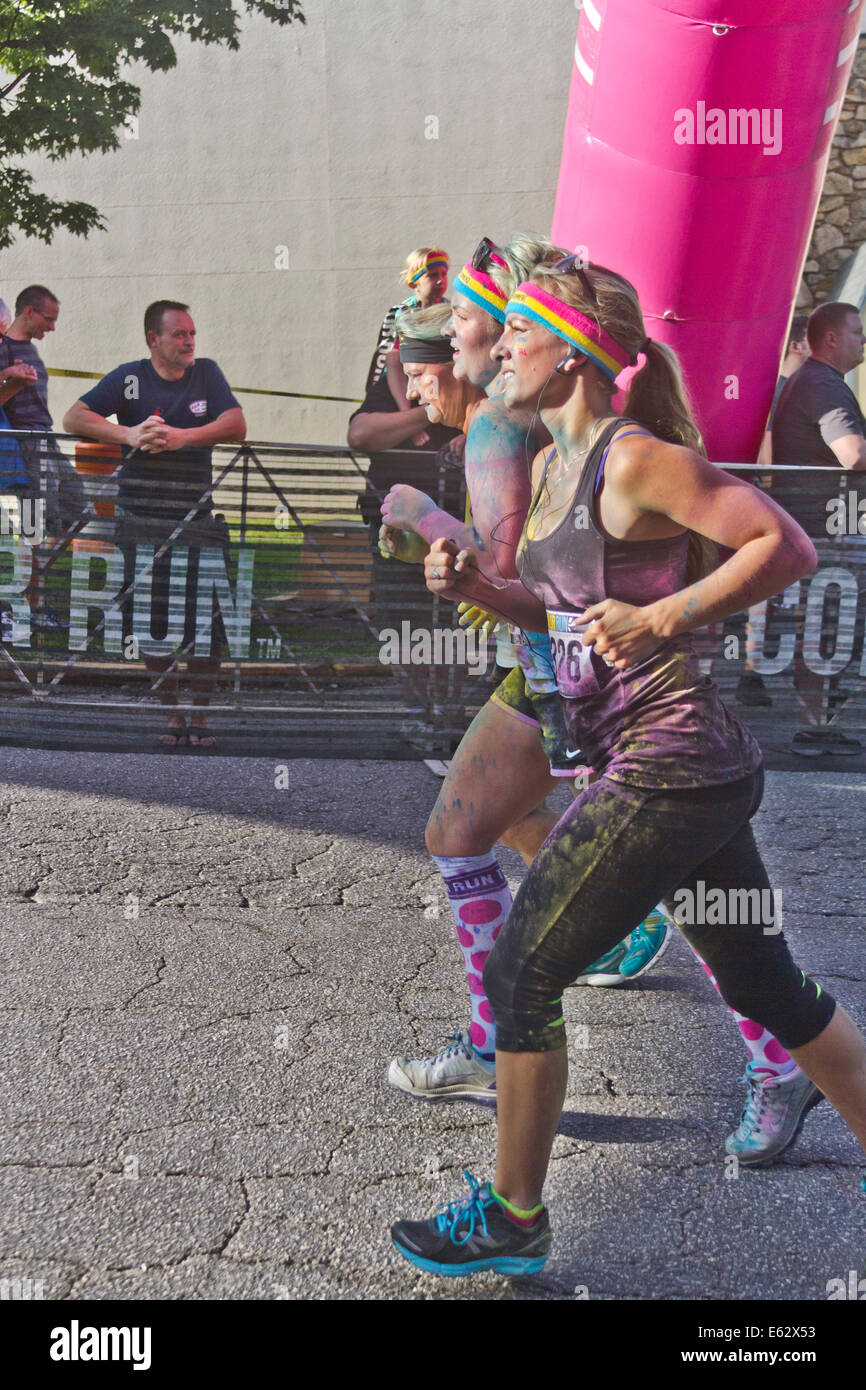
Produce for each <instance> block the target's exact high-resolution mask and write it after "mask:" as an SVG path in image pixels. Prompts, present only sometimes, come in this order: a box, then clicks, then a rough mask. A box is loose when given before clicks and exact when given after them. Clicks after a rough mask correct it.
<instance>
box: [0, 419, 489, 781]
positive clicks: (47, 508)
mask: <svg viewBox="0 0 866 1390" xmlns="http://www.w3.org/2000/svg"><path fill="white" fill-rule="evenodd" d="M13 437H14V438H16V439H17V440H19V442H20V443H21V446H22V448H26V449H29V450H31V451H32V450H35V449H38V450H39V451H40V454H41V455H42V458H43V467H42V477H41V484H42V485H41V488H40V495H39V496H38V497H35V498H34V497H30V498H24V497H20V496H15V495H13V494H6V496H5V498H3V500H2V502H0V508H2V510H0V557H2V558H0V612H2V621H3V630H2V645H0V678H2V680H0V711H2V713H0V719H2V723H0V740H2V741H3V742H17V743H26V744H45V745H52V744H53V745H55V746H69V747H82V748H84V747H88V748H94V747H100V748H107V747H115V748H121V747H123V748H129V749H133V750H146V749H158V748H159V747H160V746H161V745H160V744H159V743H158V739H159V735H160V733H161V732H162V731H163V730H164V716H165V714H166V708H165V707H163V708H160V703H161V701H163V700H164V699H165V698H166V695H167V692H169V691H170V690H173V689H174V686H175V682H177V681H179V682H180V685H179V690H178V696H177V698H178V705H177V710H178V711H180V712H183V713H184V714H185V715H186V716H187V717H190V716H191V713H192V712H193V710H194V704H195V703H197V704H199V707H200V708H199V713H201V705H202V704H203V702H204V700H206V701H207V705H206V708H207V715H208V718H209V719H210V722H211V724H212V726H213V730H214V733H215V735H216V737H217V749H218V751H225V752H235V751H236V752H249V753H268V754H270V753H275V754H279V755H282V756H286V757H294V756H305V755H308V754H309V755H316V756H322V755H325V756H327V755H332V756H357V755H361V756H366V757H406V758H417V757H442V756H448V754H449V752H450V751H451V748H452V747H453V745H454V744H455V743H456V742H457V740H458V739H459V737H460V735H461V733H462V731H463V729H464V728H465V726H466V723H467V722H468V719H469V718H471V716H472V714H473V713H474V711H475V709H477V708H478V706H479V705H480V704H481V703H482V702H483V700H484V699H485V698H486V695H487V693H488V688H489V682H485V681H484V679H483V674H484V671H485V670H486V668H487V666H488V664H491V665H492V661H493V659H494V658H493V652H492V646H491V647H490V650H489V651H488V644H487V642H486V640H485V641H484V642H483V643H480V644H479V643H477V642H476V641H475V639H474V638H470V639H469V642H468V645H467V639H466V636H465V634H464V633H463V631H462V629H460V628H459V627H458V626H457V624H456V610H455V608H454V605H453V604H451V603H448V602H445V601H444V600H441V599H437V598H434V596H433V595H431V594H430V593H429V591H428V590H427V589H426V586H425V585H424V583H423V572H422V569H421V566H420V565H417V564H416V565H407V564H403V563H401V562H400V561H397V560H388V561H386V560H384V559H383V558H382V557H381V556H380V555H379V554H378V551H377V549H376V547H375V544H374V542H375V534H376V530H377V525H375V524H373V525H371V524H367V523H365V521H364V520H363V518H362V514H361V507H360V506H359V503H360V502H361V501H362V500H366V507H365V509H364V510H365V511H366V513H367V514H368V516H373V515H374V514H375V515H376V516H377V515H378V509H379V506H380V505H381V501H382V500H383V495H384V494H383V491H382V486H383V484H382V483H381V481H380V485H379V487H376V486H374V485H373V484H372V482H371V480H370V477H369V472H370V468H369V461H368V460H367V459H366V458H358V457H356V456H355V455H354V454H353V453H352V451H351V450H349V449H346V448H324V447H319V446H309V445H294V444H286V445H282V444H272V443H249V444H243V445H240V446H217V447H215V448H214V450H213V460H212V480H213V482H212V488H210V489H208V488H206V489H205V490H204V491H203V492H202V493H201V494H198V493H197V494H196V496H195V499H194V501H193V503H192V504H191V505H190V506H189V508H188V509H187V511H186V514H185V516H184V517H183V519H182V520H181V519H180V518H179V516H178V515H177V512H178V507H177V505H175V506H174V511H175V514H176V515H175V516H174V517H173V518H172V519H170V520H167V521H163V522H161V523H158V524H157V519H156V518H155V517H148V516H133V515H131V514H130V513H129V512H128V511H123V512H120V511H119V510H118V509H117V508H116V501H117V495H118V481H117V476H116V475H117V472H118V470H119V468H120V465H121V459H120V454H119V451H118V450H117V449H116V448H115V446H107V445H98V444H92V443H88V444H84V443H82V442H81V441H75V440H74V439H72V438H70V437H67V436H63V435H55V436H50V437H49V436H38V435H33V434H24V433H20V432H16V433H15V434H14V436H13ZM161 457H162V458H164V459H165V460H166V461H167V462H170V455H163V456H161ZM73 461H74V463H75V468H76V475H77V477H78V478H79V479H80V480H81V483H82V484H83V487H84V494H85V501H86V510H85V512H84V513H83V514H81V513H80V509H79V514H78V515H77V517H73V516H70V515H66V516H65V517H64V518H63V524H62V525H61V524H59V523H58V522H57V520H56V516H55V520H54V521H53V523H49V524H48V531H51V532H53V533H54V534H48V532H47V531H46V517H47V515H48V513H50V512H51V511H52V510H53V511H54V512H55V514H56V512H57V507H56V505H54V506H53V507H52V505H51V502H50V500H49V499H50V497H51V496H52V493H51V489H52V487H53V488H54V489H55V494H54V496H55V502H56V485H57V471H58V469H59V470H60V471H61V472H63V471H64V470H66V471H67V472H71V465H72V463H73ZM376 461H377V465H378V469H379V477H380V479H381V477H382V467H383V465H384V466H385V468H386V471H387V469H388V468H389V467H390V468H391V471H392V473H393V479H392V480H393V481H397V480H398V479H399V480H402V481H406V482H416V483H417V485H419V486H421V485H422V484H423V485H424V490H425V491H428V492H431V491H432V493H433V495H434V498H436V500H437V501H438V502H439V503H440V505H446V506H447V507H448V508H449V509H450V510H453V511H456V512H457V513H458V514H462V507H463V504H464V491H463V475H462V467H460V466H459V465H457V464H456V461H454V460H453V459H451V458H449V457H441V458H440V457H439V456H438V455H436V454H429V453H425V452H422V451H415V452H414V453H413V454H412V455H406V454H402V453H399V451H394V453H393V454H381V455H377V456H376ZM169 486H170V485H167V489H166V491H168V490H169ZM385 486H387V485H385ZM188 490H189V489H188V487H187V492H188ZM187 500H188V499H187ZM140 501H141V499H138V500H137V502H136V506H138V505H139V502H140ZM144 501H145V505H148V506H151V505H152V507H153V510H154V511H155V510H156V508H157V506H158V504H159V499H158V498H156V499H155V500H154V502H153V503H152V504H151V503H150V502H149V501H148V500H147V499H144ZM184 506H186V503H184ZM208 507H212V510H211V511H210V513H209V514H208V513H207V509H208ZM28 590H29V592H28ZM488 657H489V662H488ZM217 663H218V668H217V669H216V671H215V672H213V671H210V670H209V671H205V672H203V671H202V670H201V669H200V668H201V667H202V666H203V665H205V664H212V665H213V666H217ZM479 676H481V677H482V678H481V679H478V677H479Z"/></svg>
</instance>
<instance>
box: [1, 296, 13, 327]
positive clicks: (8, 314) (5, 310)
mask: <svg viewBox="0 0 866 1390" xmlns="http://www.w3.org/2000/svg"><path fill="white" fill-rule="evenodd" d="M11 322H12V310H11V309H10V308H9V305H8V304H7V303H6V300H5V299H0V333H5V332H6V330H7V328H8V327H9V325H10V323H11Z"/></svg>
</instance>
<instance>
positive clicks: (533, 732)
mask: <svg viewBox="0 0 866 1390" xmlns="http://www.w3.org/2000/svg"><path fill="white" fill-rule="evenodd" d="M559 255H560V252H559V251H558V250H557V248H555V247H554V246H552V245H551V243H550V242H542V241H537V240H533V239H531V238H528V237H521V238H518V239H515V241H513V242H511V243H509V244H508V245H507V246H505V247H504V248H500V247H496V246H494V244H493V243H492V242H491V241H489V240H488V239H487V238H486V237H485V238H483V239H482V241H481V242H480V243H479V246H478V247H477V248H476V251H475V253H474V254H473V256H472V259H471V261H470V262H469V263H468V264H467V265H465V266H464V267H463V269H462V270H461V272H460V274H459V275H458V277H457V279H456V280H455V282H454V294H453V303H452V319H451V324H450V327H446V330H445V331H446V333H448V334H449V336H451V337H452V338H453V341H454V343H455V344H456V347H455V354H454V377H455V379H457V380H462V381H464V382H465V381H467V380H468V381H469V382H471V383H472V384H473V385H474V386H476V387H479V388H483V389H484V390H485V391H486V392H487V396H486V398H485V399H484V400H483V401H482V402H481V404H480V405H479V406H478V407H477V408H476V409H475V412H474V414H473V416H472V421H471V424H470V426H469V431H468V435H467V441H466V449H465V455H464V458H465V476H466V488H467V493H468V495H469V499H470V502H471V507H472V524H471V525H464V524H462V523H461V522H459V521H457V519H456V518H455V517H452V516H450V515H448V513H447V512H444V511H443V510H442V509H441V508H439V507H437V505H436V503H435V502H433V500H432V499H431V498H430V497H428V496H426V495H425V494H424V493H423V492H421V491H419V490H418V489H417V488H414V487H409V486H407V485H405V484H397V485H396V486H394V487H392V488H391V490H390V492H389V493H388V495H387V497H386V499H385V502H384V504H383V507H382V517H383V520H384V522H385V526H384V527H383V543H384V544H385V546H386V547H387V546H389V545H390V546H391V547H392V548H393V549H397V548H398V547H399V548H400V549H401V550H402V552H403V554H404V555H405V556H406V558H409V557H410V556H411V555H413V554H415V552H412V551H411V550H410V549H409V548H408V547H407V546H406V543H405V539H404V540H401V539H400V538H399V536H398V535H396V534H395V533H396V532H400V531H402V532H411V533H412V534H413V537H414V536H420V537H421V538H422V540H423V541H424V545H423V547H422V552H421V556H420V558H423V557H424V556H425V555H426V552H427V549H428V548H429V546H430V544H432V543H433V541H434V540H435V539H436V537H437V536H442V535H447V536H448V537H449V538H450V539H451V540H453V541H454V542H455V543H456V544H457V545H458V546H459V547H464V546H468V547H471V548H472V549H473V550H474V552H475V553H476V555H477V556H478V562H479V564H480V565H481V566H482V568H483V569H484V571H485V573H486V574H487V575H488V576H489V577H490V578H491V580H492V581H493V582H494V583H495V582H497V580H498V578H499V577H500V576H502V577H504V578H506V579H507V578H516V576H517V570H516V568H515V556H516V552H517V545H518V542H519V540H520V535H521V532H522V530H523V523H524V521H525V519H526V513H527V511H528V508H529V503H530V500H531V491H530V468H531V461H532V458H533V456H534V455H535V453H536V452H537V450H538V449H539V448H540V447H541V444H542V442H543V441H544V440H546V439H548V438H549V436H548V435H547V434H546V431H543V430H542V429H541V428H540V427H539V426H538V424H537V422H536V421H533V418H532V416H531V414H530V413H529V412H528V411H523V410H516V411H515V410H509V409H508V408H507V407H506V406H505V404H504V401H503V397H502V391H501V387H500V386H499V385H498V383H497V378H498V375H499V364H498V363H497V362H496V361H495V360H494V358H493V357H492V355H491V349H492V348H493V345H494V343H495V342H496V341H497V339H498V337H499V336H500V334H501V332H502V326H503V324H504V322H505V307H506V304H507V301H508V291H509V290H511V289H512V288H514V287H515V286H516V285H517V283H518V282H519V280H520V279H522V278H523V276H525V275H528V274H529V272H530V270H531V269H532V267H533V266H534V265H537V264H538V263H539V262H540V261H542V260H544V259H547V260H555V259H556V258H557V257H558V256H559ZM406 370H407V373H408V372H410V371H414V368H410V367H409V366H407V367H406ZM503 626H504V625H503ZM512 639H513V642H514V645H513V646H511V650H512V651H513V652H514V653H515V657H514V659H515V661H516V662H517V663H518V664H516V665H515V666H514V667H513V669H512V670H511V671H510V672H509V673H508V674H507V675H505V677H504V679H502V680H501V681H500V683H499V685H498V686H497V689H496V690H495V692H494V693H493V696H492V697H491V699H489V700H488V701H487V703H486V704H485V705H484V707H483V708H482V709H481V710H480V711H479V713H478V714H477V715H476V717H475V719H474V720H473V721H472V724H471V725H470V727H469V729H468V730H467V731H466V734H465V735H464V737H463V739H462V740H461V743H460V746H459V748H458V749H457V752H456V753H455V755H454V758H453V759H452V761H451V764H450V767H449V769H448V774H447V776H446V779H445V782H444V784H443V786H442V790H441V792H440V793H439V796H438V797H437V800H436V804H435V806H434V808H433V810H432V812H431V814H430V818H429V821H428V824H427V835H426V839H427V847H428V849H429V850H430V853H431V855H432V856H433V859H434V862H435V864H436V867H437V868H438V870H439V872H440V874H441V875H442V879H443V883H444V886H445V890H446V893H447V894H448V898H449V903H450V906H451V909H452V912H453V915H454V924H455V929H456V932H457V937H458V941H459V943H460V949H461V953H462V956H463V963H464V967H465V970H466V978H467V984H468V988H469V1005H470V1013H471V1017H470V1020H469V1025H468V1027H467V1028H465V1029H461V1030H460V1031H459V1032H457V1033H454V1034H452V1035H451V1036H450V1037H449V1038H448V1041H447V1043H446V1045H445V1047H444V1048H443V1049H442V1050H441V1051H440V1052H438V1053H436V1054H435V1055H433V1056H430V1057H421V1058H411V1057H405V1056H404V1057H395V1058H394V1059H393V1061H392V1062H391V1065H390V1068H389V1071H388V1080H389V1083H390V1084H391V1085H392V1086H394V1087H396V1088H397V1089H398V1090H401V1091H403V1092H404V1093H405V1094H407V1095H410V1096H413V1097H415V1098H417V1099H422V1100H427V1101H452V1100H456V1099H461V1098H463V1099H475V1100H482V1101H483V1100H487V1101H490V1102H492V1101H494V1100H495V1092H496V1083H495V1070H494V1066H493V1059H494V1052H495V1046H496V1043H495V1030H494V1024H493V1014H492V1010H491V1007H490V1003H489V1001H488V999H487V996H486V994H485V993H484V989H483V985H482V980H481V972H482V970H483V967H484V962H485V960H486V958H487V954H488V952H489V951H490V950H491V949H492V946H493V943H494V941H495V940H496V937H497V935H498V932H499V930H500V927H501V925H502V923H503V921H504V920H505V917H506V915H507V913H508V910H509V908H510V905H511V891H510V889H509V887H508V884H507V882H506V879H505V876H504V874H503V872H502V868H501V866H500V864H499V861H498V859H497V856H496V852H495V846H496V843H497V841H498V842H500V843H502V844H505V845H507V846H509V847H510V848H512V849H516V850H517V851H518V852H519V853H520V854H521V855H522V857H523V859H524V861H525V862H526V863H527V864H529V863H531V862H532V859H533V858H534V857H535V854H536V852H537V851H538V849H539V847H540V846H541V845H542V843H543V842H544V840H545V839H546V838H547V835H548V834H549V832H550V831H551V830H552V829H553V826H554V825H555V824H556V819H557V817H556V815H555V814H554V813H553V812H552V811H550V810H548V808H547V807H546V806H545V805H544V799H545V797H546V796H547V795H548V793H549V792H550V791H551V790H552V789H553V788H554V787H555V786H556V785H557V782H556V779H557V778H561V777H571V778H573V777H575V776H576V775H577V774H578V773H580V772H581V771H582V769H583V766H584V760H583V758H582V756H581V754H580V753H579V751H576V752H574V753H573V754H571V755H568V754H567V752H566V738H565V727H564V724H563V720H562V711H561V701H560V699H559V696H558V694H557V692H556V685H555V681H554V680H553V672H552V667H551V664H550V642H549V640H548V637H547V633H546V630H545V631H544V632H543V633H540V634H531V633H530V634H526V633H513V634H512ZM497 645H498V660H501V659H502V645H503V644H502V642H501V641H500V642H498V644H497ZM505 645H506V646H508V645H509V644H508V642H507V640H506V642H505ZM668 931H669V928H668V927H667V926H666V924H665V921H664V914H663V913H658V914H656V917H655V918H654V919H653V920H651V921H648V922H647V923H645V924H641V926H640V927H639V928H637V929H636V930H635V931H634V932H632V933H630V935H629V938H628V939H627V940H626V941H624V942H622V943H617V947H616V949H615V950H614V951H612V952H609V953H607V954H606V956H605V958H604V959H603V960H600V961H594V962H592V963H591V964H590V965H589V966H588V968H587V970H586V972H584V974H583V976H582V979H581V981H580V983H583V984H588V985H596V986H597V985H602V986H606V985H621V984H624V983H625V982H626V980H627V979H635V978H637V977H638V976H639V975H642V974H643V973H644V972H645V971H646V970H647V969H648V968H649V967H650V966H651V965H652V963H653V962H654V961H655V960H656V959H657V958H658V956H659V955H660V954H661V951H662V950H663V948H664V946H665V944H666V940H667V934H668Z"/></svg>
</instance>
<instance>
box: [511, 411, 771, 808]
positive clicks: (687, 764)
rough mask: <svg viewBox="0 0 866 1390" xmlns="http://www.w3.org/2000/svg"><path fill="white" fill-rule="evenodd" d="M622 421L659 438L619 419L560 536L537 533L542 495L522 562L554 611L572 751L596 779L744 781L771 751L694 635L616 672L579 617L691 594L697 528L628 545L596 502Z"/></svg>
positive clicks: (583, 479) (655, 783)
mask: <svg viewBox="0 0 866 1390" xmlns="http://www.w3.org/2000/svg"><path fill="white" fill-rule="evenodd" d="M624 425H631V426H632V428H631V429H630V430H629V433H630V434H646V435H649V433H650V432H649V430H645V429H643V428H642V426H640V425H638V424H636V423H635V422H634V421H630V420H625V419H622V418H620V417H618V418H616V419H615V420H611V421H610V423H609V424H608V425H606V426H605V427H604V429H603V430H602V432H601V434H600V436H599V438H598V440H597V441H596V443H595V444H594V446H593V447H592V449H591V450H590V452H589V455H588V456H587V459H586V462H585V464H584V467H583V471H582V472H581V475H580V478H579V480H578V482H577V485H576V488H575V491H574V494H573V496H572V499H571V501H570V503H569V506H568V508H567V510H566V513H565V515H564V517H563V519H562V521H561V522H560V523H559V525H558V526H557V527H556V528H555V529H554V530H553V531H552V532H551V533H550V535H548V536H544V537H543V538H541V539H536V540H531V539H529V538H528V536H527V529H528V527H529V522H530V519H531V517H532V516H533V515H534V513H535V512H536V510H537V507H538V502H539V499H540V497H541V496H542V495H543V492H544V478H542V480H541V483H540V485H539V487H538V489H537V491H536V495H535V498H534V499H533V504H532V507H531V508H530V511H529V517H528V518H527V526H526V528H524V532H523V536H522V538H521V542H520V548H519V550H518V554H517V566H518V572H519V574H520V577H521V579H522V581H523V583H524V585H525V586H526V588H527V589H529V590H530V592H531V593H533V594H535V596H536V597H537V598H538V599H540V600H541V602H542V603H543V604H544V606H545V608H546V609H547V625H548V631H549V634H550V642H551V648H552V652H553V661H554V667H555V670H556V681H557V686H558V688H559V691H560V694H561V695H562V698H563V702H564V707H565V720H566V728H567V730H568V735H569V740H568V747H569V748H571V749H577V748H581V749H582V750H583V753H584V756H585V757H586V758H587V760H588V762H589V763H590V764H591V766H592V767H593V768H594V769H595V771H596V772H598V773H603V774H604V776H606V777H612V778H614V779H616V780H618V781H622V782H629V783H633V784H634V785H635V786H641V787H653V788H675V787H696V786H709V785H714V784H718V783H721V782H728V781H734V780H737V779H739V778H741V777H746V776H748V775H749V774H750V773H752V772H754V771H755V770H756V769H757V768H758V767H759V766H760V763H761V751H760V749H759V747H758V745H757V743H756V742H755V740H754V738H753V737H752V735H751V734H750V733H749V731H748V729H746V728H745V727H744V726H743V725H742V724H741V723H740V722H739V720H738V719H736V718H735V717H734V716H733V715H732V714H731V713H730V711H729V710H728V709H726V707H725V706H724V705H723V704H722V701H721V700H720V698H719V694H718V691H717V689H716V687H715V685H714V684H713V682H712V681H711V680H710V679H709V677H708V676H703V675H701V672H700V669H699V667H698V664H697V658H696V657H695V655H694V652H693V648H692V639H691V634H688V633H687V634H684V635H682V636H680V637H672V638H669V639H667V640H666V641H663V642H662V643H661V644H660V645H659V646H658V647H657V648H656V650H655V651H654V652H652V653H651V655H650V656H648V657H646V658H645V659H644V660H643V661H641V662H639V663H638V664H637V665H634V666H631V667H629V668H628V669H627V670H626V671H617V670H615V669H614V668H612V667H610V666H608V665H606V663H605V662H604V661H603V660H602V658H601V657H600V656H598V655H597V654H596V652H595V650H594V649H593V648H592V647H585V646H583V644H582V642H581V640H580V634H581V631H583V630H585V628H583V627H582V626H581V625H580V624H579V623H578V621H577V614H578V613H582V612H583V610H584V609H585V608H587V607H589V605H590V604H593V603H600V602H601V601H602V599H605V598H614V599H619V600H620V601H621V602H622V603H629V604H634V605H636V606H643V605H645V604H648V603H652V602H654V601H655V600H656V599H659V598H664V597H666V596H667V595H668V594H673V593H676V592H677V591H678V590H679V589H683V588H685V586H686V577H685V576H686V561H687V557H688V548H689V536H688V532H683V533H682V534H681V535H679V536H673V537H671V538H662V539H660V540H641V541H623V540H618V539H617V538H616V537H614V536H611V535H609V534H608V533H607V532H606V531H605V530H604V528H603V526H602V524H601V520H600V518H599V516H598V513H597V510H596V503H597V498H598V495H599V492H600V491H601V487H602V484H603V479H604V465H605V461H606V459H607V454H608V450H609V448H610V444H611V440H612V438H613V436H614V435H615V434H616V432H617V431H618V430H621V429H622V427H623V426H624ZM622 437H623V438H624V437H625V436H622ZM552 457H553V455H551V458H552ZM549 463H550V459H548V465H549ZM546 474H547V467H545V476H546Z"/></svg>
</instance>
